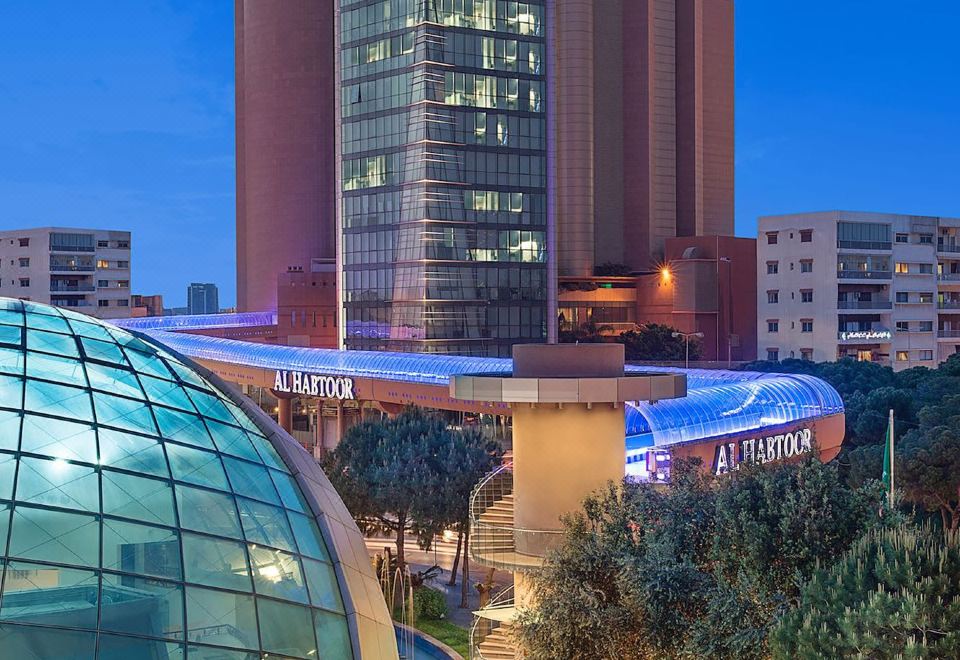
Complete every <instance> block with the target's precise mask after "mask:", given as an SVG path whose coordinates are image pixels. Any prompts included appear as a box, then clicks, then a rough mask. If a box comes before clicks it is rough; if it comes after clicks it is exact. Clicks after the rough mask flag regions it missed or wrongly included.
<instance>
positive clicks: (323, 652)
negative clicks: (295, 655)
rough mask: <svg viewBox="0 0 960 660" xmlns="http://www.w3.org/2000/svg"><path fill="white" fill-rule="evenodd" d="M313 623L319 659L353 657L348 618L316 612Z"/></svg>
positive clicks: (314, 612)
mask: <svg viewBox="0 0 960 660" xmlns="http://www.w3.org/2000/svg"><path fill="white" fill-rule="evenodd" d="M313 623H314V627H315V629H316V631H317V653H318V655H319V657H321V658H349V657H352V650H351V648H350V630H349V628H347V619H346V617H344V616H340V615H338V614H330V613H329V612H321V611H319V610H314V611H313Z"/></svg>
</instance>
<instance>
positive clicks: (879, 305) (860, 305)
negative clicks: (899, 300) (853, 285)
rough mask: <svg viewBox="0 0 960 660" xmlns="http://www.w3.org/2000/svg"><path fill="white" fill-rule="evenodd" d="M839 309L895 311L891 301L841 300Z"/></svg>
mask: <svg viewBox="0 0 960 660" xmlns="http://www.w3.org/2000/svg"><path fill="white" fill-rule="evenodd" d="M837 309H893V303H892V302H891V301H889V300H840V301H838V302H837Z"/></svg>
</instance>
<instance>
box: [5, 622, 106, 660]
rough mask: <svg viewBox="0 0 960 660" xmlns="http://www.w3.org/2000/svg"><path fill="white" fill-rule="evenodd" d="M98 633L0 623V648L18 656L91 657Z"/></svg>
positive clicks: (22, 659) (36, 659)
mask: <svg viewBox="0 0 960 660" xmlns="http://www.w3.org/2000/svg"><path fill="white" fill-rule="evenodd" d="M96 648H97V633H95V632H80V631H76V630H58V629H56V628H38V627H33V626H18V625H15V624H9V623H4V624H0V649H3V652H4V655H6V656H7V657H9V658H16V659H17V660H50V659H51V658H56V659H57V660H93V655H94V653H95V651H96Z"/></svg>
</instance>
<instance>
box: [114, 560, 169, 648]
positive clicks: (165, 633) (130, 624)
mask: <svg viewBox="0 0 960 660" xmlns="http://www.w3.org/2000/svg"><path fill="white" fill-rule="evenodd" d="M100 628H101V629H102V630H109V631H112V632H119V633H127V634H130V635H146V636H149V637H165V638H168V639H183V635H184V630H183V587H181V586H180V585H179V584H176V583H174V582H163V581H161V580H154V579H152V578H139V577H134V576H132V575H112V574H110V573H104V574H103V606H102V609H101V614H100ZM131 657H136V656H131Z"/></svg>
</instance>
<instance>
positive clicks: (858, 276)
mask: <svg viewBox="0 0 960 660" xmlns="http://www.w3.org/2000/svg"><path fill="white" fill-rule="evenodd" d="M837 277H838V278H840V279H841V280H889V279H892V278H893V271H890V270H838V271H837Z"/></svg>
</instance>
